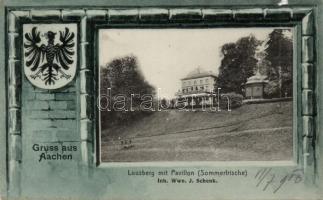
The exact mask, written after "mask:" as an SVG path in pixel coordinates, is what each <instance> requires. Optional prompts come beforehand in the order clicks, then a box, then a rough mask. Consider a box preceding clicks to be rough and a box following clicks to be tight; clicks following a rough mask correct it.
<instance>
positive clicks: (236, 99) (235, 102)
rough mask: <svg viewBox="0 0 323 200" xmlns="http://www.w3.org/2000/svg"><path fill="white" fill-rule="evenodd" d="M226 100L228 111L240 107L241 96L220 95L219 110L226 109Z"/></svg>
mask: <svg viewBox="0 0 323 200" xmlns="http://www.w3.org/2000/svg"><path fill="white" fill-rule="evenodd" d="M228 99H229V104H230V109H233V108H238V107H240V106H241V105H242V100H243V96H242V95H241V94H237V93H234V92H230V93H226V94H221V98H220V108H222V109H228Z"/></svg>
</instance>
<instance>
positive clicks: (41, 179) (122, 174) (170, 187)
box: [0, 0, 323, 200]
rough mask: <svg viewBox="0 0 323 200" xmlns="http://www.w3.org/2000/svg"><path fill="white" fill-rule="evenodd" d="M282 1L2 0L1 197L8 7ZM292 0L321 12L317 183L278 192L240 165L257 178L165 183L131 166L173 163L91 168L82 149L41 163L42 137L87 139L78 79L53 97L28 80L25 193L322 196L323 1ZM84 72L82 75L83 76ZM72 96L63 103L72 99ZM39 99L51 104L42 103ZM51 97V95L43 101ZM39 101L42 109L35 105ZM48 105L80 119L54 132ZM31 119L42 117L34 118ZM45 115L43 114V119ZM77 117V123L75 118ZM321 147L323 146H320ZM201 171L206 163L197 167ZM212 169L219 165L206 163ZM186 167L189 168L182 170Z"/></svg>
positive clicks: (266, 2)
mask: <svg viewBox="0 0 323 200" xmlns="http://www.w3.org/2000/svg"><path fill="white" fill-rule="evenodd" d="M278 2H279V1H277V0H275V1H270V0H261V1H242V0H240V1H239V0H217V1H215V0H204V1H197V0H195V1H193V0H190V1H189V0H168V1H161V0H160V1H157V0H154V1H153V0H141V1H139V0H110V1H105V0H79V1H76V0H69V1H67V0H54V1H53V0H24V1H18V0H10V1H9V0H8V1H1V7H0V9H1V11H0V15H1V18H0V37H1V42H0V113H1V117H0V152H1V153H0V158H1V159H0V160H1V161H2V162H0V194H1V195H3V196H5V194H6V190H7V184H6V183H7V181H6V162H5V161H6V155H7V154H6V103H7V102H6V80H5V55H4V53H5V49H4V48H5V42H6V41H5V33H4V31H5V20H4V14H5V6H27V7H33V8H36V7H39V6H50V7H55V6H60V7H62V8H65V7H64V6H71V7H72V6H78V7H79V6H81V7H83V6H84V7H87V6H104V7H109V6H127V7H128V6H136V7H137V6H166V7H168V6H171V7H173V6H195V5H198V6H213V7H217V6H220V7H230V6H255V7H266V6H276V5H277V3H278ZM288 2H289V5H291V6H294V5H297V6H301V5H304V6H317V12H316V14H317V15H316V23H317V24H316V33H317V41H316V45H317V77H318V78H317V83H316V90H317V103H318V113H317V127H316V129H317V152H316V153H317V159H318V160H317V162H318V163H317V168H318V174H317V176H318V179H317V180H318V182H317V183H316V185H314V186H313V185H309V186H304V185H301V184H287V185H286V186H284V187H283V188H282V189H281V191H280V192H278V193H276V194H272V191H271V190H267V191H262V190H261V189H260V188H257V187H256V186H255V185H256V181H255V180H254V179H253V176H254V175H255V174H256V172H257V169H258V168H256V167H254V168H250V167H243V166H242V167H234V165H233V166H232V169H234V168H238V169H241V170H243V169H248V172H249V176H248V177H247V178H244V177H233V178H232V177H231V178H230V177H226V178H221V179H219V182H220V183H219V184H216V185H213V184H200V185H196V184H193V185H190V184H183V185H174V184H157V183H156V177H154V178H150V177H139V176H138V177H129V176H127V170H128V169H142V168H144V169H146V170H147V169H151V170H153V171H155V172H156V171H158V170H163V169H171V168H173V167H166V166H165V167H157V166H158V165H156V166H155V167H142V166H137V167H134V166H130V165H128V166H114V167H111V166H110V167H100V168H93V169H89V168H87V167H85V166H83V165H82V164H81V162H80V151H78V152H76V153H74V154H73V156H75V157H74V158H75V159H74V160H73V161H62V162H59V161H54V162H41V163H38V161H37V159H38V156H39V154H35V153H34V152H32V150H31V146H32V144H34V143H36V142H44V141H46V142H55V141H57V140H63V141H64V140H65V141H70V142H69V143H66V144H72V145H78V148H79V142H78V141H79V140H80V136H79V134H78V127H79V126H78V123H77V121H78V118H77V116H78V113H77V112H78V109H77V108H76V107H73V105H74V106H76V105H77V103H78V102H77V91H78V81H79V79H78V77H77V78H76V80H75V81H73V82H72V83H71V84H70V85H69V86H68V87H67V88H65V89H64V90H60V91H57V92H53V93H50V94H44V93H41V92H40V91H39V90H38V89H35V88H33V87H31V85H30V83H29V82H28V81H26V79H25V78H23V83H22V87H23V91H22V92H23V97H22V102H23V105H22V106H23V107H22V118H23V121H22V125H23V127H22V134H23V136H22V138H23V167H22V197H29V198H30V199H36V198H38V199H44V197H72V198H77V199H97V198H102V199H149V200H150V199H228V198H233V199H264V198H268V199H318V198H319V197H321V196H323V194H321V193H322V191H323V181H322V179H323V177H322V175H323V159H322V158H321V157H320V155H323V150H322V147H323V138H322V130H323V123H320V122H321V121H322V120H321V115H322V114H323V110H322V109H323V105H322V102H321V99H323V88H322V87H323V79H322V78H321V76H323V70H322V67H321V65H322V63H323V57H322V56H321V51H322V50H323V46H322V45H323V43H322V42H321V41H322V40H323V32H322V31H323V30H322V25H321V24H322V23H323V18H322V17H323V15H322V12H323V7H322V6H323V5H322V1H312V0H289V1H288ZM77 76H78V73H77ZM64 95H66V101H59V102H60V103H56V102H55V101H56V100H59V99H60V98H63V99H65V98H64ZM34 99H37V100H39V101H44V102H48V104H46V103H44V102H43V103H39V104H36V105H34V104H35V103H34V102H33V100H34ZM41 99H43V100H41ZM33 106H34V108H33ZM41 106H44V107H46V106H51V107H54V108H55V109H56V110H57V111H58V112H57V113H56V115H55V113H53V115H54V117H57V118H59V117H60V116H59V115H60V114H62V113H63V114H64V115H65V116H72V117H71V118H72V119H71V121H69V122H68V123H66V122H62V121H60V122H57V123H58V124H57V126H64V127H68V128H69V130H70V131H67V132H64V130H60V131H59V132H55V133H53V134H51V132H50V131H51V130H47V129H46V128H44V124H46V123H47V122H46V120H45V121H39V119H38V118H41V117H42V115H43V114H44V113H42V112H37V109H38V108H39V107H41ZM31 116H33V117H35V116H36V118H32V117H31ZM37 117H38V118H37ZM73 119H74V120H73ZM320 147H321V148H320ZM191 168H192V169H199V168H202V167H193V166H192V167H191ZM203 168H205V169H212V167H203ZM226 168H227V169H230V167H229V166H222V167H221V166H217V167H214V168H213V169H226ZM178 169H187V168H186V167H178ZM275 169H276V171H277V173H284V172H286V169H285V168H284V167H275Z"/></svg>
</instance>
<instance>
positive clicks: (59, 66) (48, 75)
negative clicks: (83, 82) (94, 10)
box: [24, 27, 75, 85]
mask: <svg viewBox="0 0 323 200" xmlns="http://www.w3.org/2000/svg"><path fill="white" fill-rule="evenodd" d="M59 34H60V36H59V40H60V44H59V43H57V44H54V41H55V36H56V33H55V32H52V31H48V32H47V33H45V34H44V36H45V37H46V39H47V45H45V44H41V45H40V42H41V38H40V32H38V31H37V28H36V27H34V28H33V29H32V31H31V33H26V34H25V39H26V42H25V43H24V47H25V50H26V51H25V56H26V65H27V67H30V70H31V71H33V72H35V74H33V75H30V77H31V78H33V79H36V78H39V79H41V80H42V81H44V82H45V85H54V84H55V81H57V80H59V79H60V78H65V79H69V78H71V76H70V75H68V74H66V73H65V72H64V71H63V69H64V70H68V69H69V68H70V66H69V65H71V64H73V62H74V61H73V60H72V56H73V55H74V53H75V51H74V50H73V48H74V33H70V31H69V29H68V28H66V27H65V31H59ZM45 59H46V60H45ZM40 64H41V65H40ZM59 75H60V76H59Z"/></svg>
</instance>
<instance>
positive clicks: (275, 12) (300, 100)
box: [6, 7, 316, 194]
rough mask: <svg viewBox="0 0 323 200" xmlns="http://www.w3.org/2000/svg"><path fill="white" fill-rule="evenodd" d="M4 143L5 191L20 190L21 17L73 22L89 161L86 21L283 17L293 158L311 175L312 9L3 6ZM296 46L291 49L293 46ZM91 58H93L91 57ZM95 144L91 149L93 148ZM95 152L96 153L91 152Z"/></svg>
mask: <svg viewBox="0 0 323 200" xmlns="http://www.w3.org/2000/svg"><path fill="white" fill-rule="evenodd" d="M6 11H7V12H6V16H7V27H6V39H7V41H8V42H7V47H8V48H7V52H6V73H7V76H6V77H7V99H8V105H7V112H8V120H7V127H8V128H7V144H8V152H9V153H8V160H7V165H8V179H7V181H8V187H9V189H8V191H10V193H11V194H19V193H20V190H21V188H20V178H21V174H20V169H21V166H22V164H23V163H22V143H23V141H22V137H21V136H22V134H23V133H22V132H21V97H20V94H21V60H22V58H21V47H20V46H19V40H20V38H21V35H19V29H20V27H21V26H22V24H23V23H24V22H26V21H29V22H39V21H55V22H56V21H57V22H65V21H73V22H76V23H78V24H79V34H80V43H79V65H80V67H79V77H78V78H79V105H78V106H79V127H80V128H79V129H80V137H81V141H80V143H81V155H82V162H83V163H84V164H85V165H86V166H89V167H94V166H95V164H100V162H99V152H98V151H97V150H98V138H96V139H95V135H96V125H97V121H98V118H97V115H96V113H95V112H94V111H93V109H94V108H95V96H96V93H95V92H93V91H96V90H97V89H96V82H95V81H92V80H93V78H94V80H96V79H95V75H96V74H97V72H96V69H95V68H96V67H97V66H96V65H95V62H93V61H91V59H94V58H95V57H96V55H92V54H91V52H93V51H91V50H93V47H94V46H95V44H94V43H95V42H96V41H95V39H94V34H93V32H92V31H91V30H89V29H88V27H92V26H93V25H95V24H97V23H101V24H102V23H103V24H110V25H111V24H112V25H113V24H114V25H116V24H121V25H122V24H123V25H129V24H131V25H140V24H141V25H142V24H147V25H148V26H149V25H154V24H157V25H161V26H162V25H167V24H168V25H169V24H172V25H174V26H176V25H179V24H181V23H188V24H196V23H205V24H207V23H213V24H217V25H227V24H230V23H231V25H232V24H233V25H234V24H235V25H237V24H246V25H248V23H249V22H253V23H254V24H258V25H261V24H264V23H269V22H270V24H281V23H289V24H291V25H293V26H296V30H297V32H298V34H297V43H298V44H297V45H298V46H300V47H301V48H298V49H301V50H298V52H297V58H296V59H297V60H295V62H296V64H295V65H296V73H294V76H296V78H294V81H295V80H297V83H295V82H294V85H295V84H296V86H295V88H296V89H294V91H295V92H296V96H295V97H296V100H295V102H296V103H295V104H294V109H296V110H297V115H296V119H295V116H294V124H295V123H296V124H297V127H296V126H294V127H296V128H297V137H296V138H294V143H295V142H297V144H296V146H295V149H294V152H296V154H297V157H296V160H295V161H296V163H297V164H298V165H299V166H301V167H302V168H303V169H304V173H305V177H306V178H307V179H308V180H309V181H310V182H312V181H314V177H315V176H314V175H315V142H316V135H315V120H316V111H315V109H316V106H315V105H316V100H315V81H316V77H315V71H316V54H315V21H314V19H315V17H314V16H315V9H314V8H311V7H308V8H306V7H286V8H285V7H283V8H274V7H273V8H271V7H268V8H247V7H246V8H201V7H192V8H182V7H178V8H106V9H95V8H82V9H65V8H62V9H52V8H51V9H39V10H35V9H30V8H7V10H6ZM296 51H297V50H296ZM94 60H95V59H94ZM95 149H96V151H95ZM95 155H97V156H95Z"/></svg>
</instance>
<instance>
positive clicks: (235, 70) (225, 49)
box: [216, 35, 260, 94]
mask: <svg viewBox="0 0 323 200" xmlns="http://www.w3.org/2000/svg"><path fill="white" fill-rule="evenodd" d="M259 44H260V41H259V40H257V39H256V38H255V36H253V35H249V36H247V37H242V38H240V39H239V40H238V41H237V42H236V43H227V44H224V45H223V46H222V48H221V54H222V56H223V58H222V61H221V66H220V68H219V76H218V80H217V86H216V87H219V88H221V92H225V93H228V92H235V93H238V94H242V87H243V84H244V83H246V81H247V78H249V77H250V76H252V75H253V73H254V70H255V69H256V66H257V59H256V58H255V51H256V49H257V46H258V45H259Z"/></svg>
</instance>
